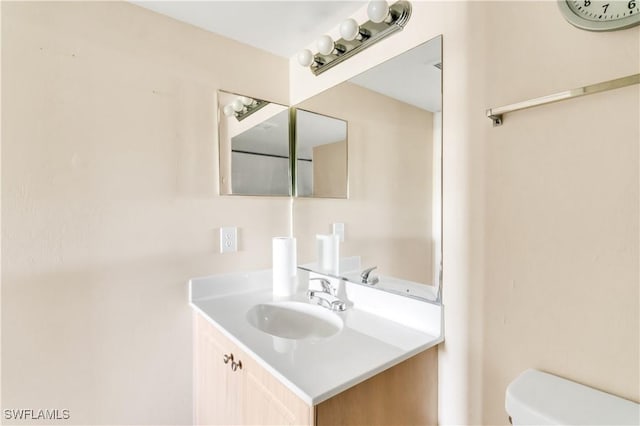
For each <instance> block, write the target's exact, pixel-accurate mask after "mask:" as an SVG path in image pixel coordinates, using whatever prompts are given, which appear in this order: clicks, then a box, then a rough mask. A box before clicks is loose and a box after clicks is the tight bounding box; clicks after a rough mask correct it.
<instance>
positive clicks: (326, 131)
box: [296, 110, 347, 159]
mask: <svg viewBox="0 0 640 426" xmlns="http://www.w3.org/2000/svg"><path fill="white" fill-rule="evenodd" d="M296 129H297V130H296V132H297V135H296V149H297V150H298V158H304V159H311V155H312V152H313V147H315V146H318V145H325V144H329V143H334V142H342V141H344V140H346V139H347V123H346V122H345V121H343V120H339V119H337V118H333V117H327V116H325V115H321V114H315V113H310V112H307V111H303V110H298V112H297V113H296Z"/></svg>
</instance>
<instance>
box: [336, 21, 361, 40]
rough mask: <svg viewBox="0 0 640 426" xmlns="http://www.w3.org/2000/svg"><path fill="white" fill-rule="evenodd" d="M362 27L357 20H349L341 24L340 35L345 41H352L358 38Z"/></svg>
mask: <svg viewBox="0 0 640 426" xmlns="http://www.w3.org/2000/svg"><path fill="white" fill-rule="evenodd" d="M359 32H360V27H359V26H358V23H357V22H356V20H355V19H351V18H349V19H347V20H345V21H343V22H342V24H340V35H341V36H342V38H343V39H345V40H347V41H351V40H353V39H355V38H356V37H357V36H358V33H359Z"/></svg>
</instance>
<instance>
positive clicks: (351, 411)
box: [194, 313, 438, 426]
mask: <svg viewBox="0 0 640 426" xmlns="http://www.w3.org/2000/svg"><path fill="white" fill-rule="evenodd" d="M194 330H195V332H194V336H195V338H194V345H195V347H194V372H195V376H194V383H195V388H194V392H195V395H194V399H195V413H194V414H195V423H196V424H198V425H205V424H213V425H309V426H337V425H365V424H366V425H389V424H394V425H400V424H412V425H428V424H434V425H435V424H437V414H438V413H437V409H438V404H437V401H438V399H437V371H438V364H437V362H438V360H437V348H432V349H429V350H427V351H425V352H422V353H420V354H418V355H416V356H414V357H412V358H410V359H408V360H406V361H404V362H402V363H400V364H398V365H396V366H395V367H393V368H390V369H388V370H386V371H384V372H382V373H380V374H378V375H376V376H374V377H372V378H370V379H368V380H366V381H364V382H362V383H360V384H358V385H356V386H354V387H352V388H350V389H348V390H346V391H344V392H342V393H340V394H338V395H336V396H334V397H333V398H331V399H328V400H327V401H324V402H322V403H320V404H318V405H316V406H314V407H311V406H309V405H307V404H306V403H305V402H304V401H302V400H301V399H300V398H298V397H297V396H296V395H295V394H294V393H293V392H291V391H290V390H289V389H288V388H287V387H286V386H285V385H283V384H282V383H280V381H278V380H277V379H276V378H275V377H273V376H272V375H271V374H270V373H269V372H267V371H266V370H265V369H264V368H262V367H261V366H260V365H259V364H258V363H257V362H255V361H254V360H253V359H252V358H251V357H250V356H248V355H247V354H245V353H244V352H243V351H242V350H240V349H239V348H238V347H237V346H236V345H234V344H233V343H232V342H231V341H230V340H229V339H228V338H227V337H226V336H224V335H223V334H222V333H221V332H220V331H218V330H217V329H216V328H215V327H214V326H213V325H212V324H210V323H209V322H208V321H207V320H206V319H205V318H204V317H203V316H202V315H201V314H199V313H194ZM231 355H233V359H231ZM225 361H227V362H226V363H225Z"/></svg>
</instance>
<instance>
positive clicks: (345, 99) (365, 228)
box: [293, 37, 442, 288]
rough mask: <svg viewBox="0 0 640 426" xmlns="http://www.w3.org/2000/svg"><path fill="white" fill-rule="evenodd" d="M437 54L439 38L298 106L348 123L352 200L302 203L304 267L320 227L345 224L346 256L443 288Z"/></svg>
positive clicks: (298, 222)
mask: <svg viewBox="0 0 640 426" xmlns="http://www.w3.org/2000/svg"><path fill="white" fill-rule="evenodd" d="M441 52H442V37H437V38H435V39H433V40H430V41H428V42H426V43H424V44H422V45H420V46H417V47H415V48H413V49H410V50H408V51H406V52H404V53H401V54H399V55H398V56H396V57H394V58H392V59H390V60H388V61H386V62H384V63H382V64H380V65H378V66H375V67H373V68H372V69H370V70H368V71H365V72H363V73H362V74H360V75H357V76H355V77H353V78H351V79H350V80H348V81H346V82H343V83H341V84H339V85H337V86H334V87H332V88H330V89H328V90H326V91H324V92H322V93H320V94H318V95H315V96H314V97H312V98H310V99H307V100H305V101H303V102H302V103H300V104H299V105H296V108H298V109H303V110H305V111H309V112H314V113H317V114H322V115H324V116H328V117H333V118H335V119H338V120H342V121H344V122H346V123H348V125H347V128H346V130H347V138H346V139H347V140H348V146H345V148H346V151H345V156H346V152H347V151H348V170H349V173H348V176H349V178H348V180H349V185H348V191H349V200H348V201H347V202H343V201H338V200H336V201H331V200H322V201H320V200H312V199H305V198H297V199H296V201H295V203H294V215H293V217H294V228H295V230H294V233H295V236H296V237H297V238H298V258H299V261H300V263H304V262H313V261H314V260H315V256H316V252H315V234H316V233H327V232H330V224H331V223H334V222H342V223H345V226H346V239H345V242H344V243H343V244H342V245H341V255H342V256H361V258H362V263H363V264H362V266H363V267H369V266H378V271H379V273H380V274H381V275H386V276H394V277H398V278H402V279H406V280H411V281H414V282H418V283H423V284H427V285H431V286H433V287H434V288H437V287H438V285H439V282H440V271H441V258H442V255H441V253H442V250H441V247H442V245H441V235H442V231H441V222H442V220H441V211H442V209H441V204H442V203H441V194H442V184H441V182H442V180H441V176H442V172H441V170H442V169H441V167H442V155H441V150H442V141H441V128H442V125H441V118H442V114H441V111H442V54H441ZM332 172H333V173H336V174H341V173H342V169H341V168H334V169H332Z"/></svg>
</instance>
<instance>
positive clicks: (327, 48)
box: [316, 35, 334, 55]
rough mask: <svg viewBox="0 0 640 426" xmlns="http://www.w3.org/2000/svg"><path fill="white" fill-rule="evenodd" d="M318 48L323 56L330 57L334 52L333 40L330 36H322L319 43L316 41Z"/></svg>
mask: <svg viewBox="0 0 640 426" xmlns="http://www.w3.org/2000/svg"><path fill="white" fill-rule="evenodd" d="M316 47H317V48H318V52H320V53H321V54H323V55H328V54H330V53H331V52H333V47H334V45H333V39H332V38H331V37H329V36H328V35H323V36H320V38H319V39H318V41H316Z"/></svg>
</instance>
